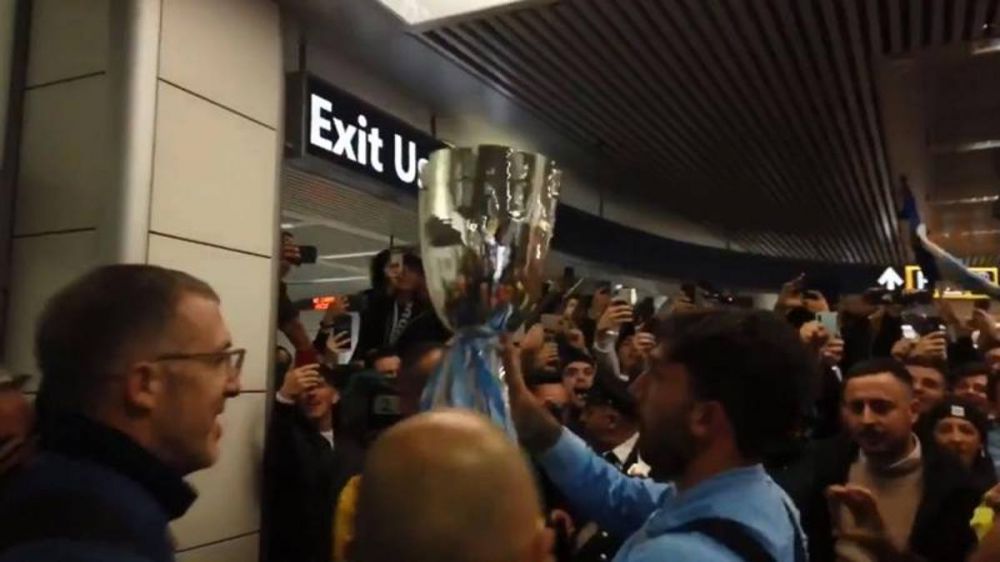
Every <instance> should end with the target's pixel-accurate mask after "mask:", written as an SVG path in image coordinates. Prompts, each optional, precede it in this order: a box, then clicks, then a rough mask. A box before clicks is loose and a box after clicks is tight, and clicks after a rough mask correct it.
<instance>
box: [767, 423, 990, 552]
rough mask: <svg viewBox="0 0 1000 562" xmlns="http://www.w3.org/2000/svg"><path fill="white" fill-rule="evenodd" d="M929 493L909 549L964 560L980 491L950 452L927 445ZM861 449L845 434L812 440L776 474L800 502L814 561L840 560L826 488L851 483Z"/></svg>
mask: <svg viewBox="0 0 1000 562" xmlns="http://www.w3.org/2000/svg"><path fill="white" fill-rule="evenodd" d="M922 454H923V459H924V477H923V481H924V494H923V498H922V499H921V501H920V505H919V506H918V508H917V515H916V517H915V518H914V522H913V528H912V530H911V532H910V544H909V546H910V549H911V550H912V551H913V552H915V553H916V554H919V555H921V556H923V557H924V559H925V560H927V561H928V562H957V561H961V560H965V559H966V556H967V555H968V554H969V553H970V552H971V550H972V548H973V547H974V546H975V544H976V537H975V534H974V533H973V532H972V529H971V528H970V526H969V521H970V520H971V519H972V511H973V510H974V509H975V508H976V506H977V505H978V504H979V500H980V492H979V490H978V489H977V486H975V485H974V484H973V483H972V482H971V480H970V478H969V475H968V472H967V471H966V470H965V469H964V468H963V467H962V466H961V465H960V464H959V463H958V462H957V461H955V460H954V459H952V458H951V457H949V456H946V455H941V454H938V453H936V452H935V451H934V449H933V448H931V447H922ZM857 458H858V447H857V446H856V445H854V444H853V443H851V442H850V441H849V440H848V439H846V438H844V437H842V436H841V437H837V438H834V439H831V440H827V441H822V442H816V443H811V444H810V445H809V446H808V447H807V448H806V450H805V452H804V453H803V455H802V457H801V458H800V459H799V461H798V462H796V463H794V464H792V465H791V466H788V467H786V468H783V469H781V470H778V471H775V472H773V473H772V476H773V477H774V479H775V481H777V482H778V484H780V485H781V486H782V487H783V488H784V489H785V491H786V492H787V493H788V495H789V496H790V497H791V498H792V500H793V501H794V502H795V505H796V506H797V507H798V509H799V511H800V512H801V516H802V527H803V529H804V530H805V532H806V535H807V536H808V538H809V560H810V561H811V562H832V561H833V560H835V554H834V544H835V540H834V537H833V532H832V526H831V525H832V523H831V521H830V511H829V509H828V507H827V501H826V497H825V495H824V493H825V491H826V489H827V488H828V487H829V486H832V485H843V484H845V483H846V482H847V476H848V472H849V471H850V467H851V464H852V463H853V462H854V461H855V460H856V459H857Z"/></svg>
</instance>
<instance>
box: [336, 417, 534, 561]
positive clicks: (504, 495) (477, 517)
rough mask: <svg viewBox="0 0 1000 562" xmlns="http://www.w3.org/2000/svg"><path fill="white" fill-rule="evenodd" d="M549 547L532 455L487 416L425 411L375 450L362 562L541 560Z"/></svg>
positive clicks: (365, 488) (359, 550) (361, 505)
mask: <svg viewBox="0 0 1000 562" xmlns="http://www.w3.org/2000/svg"><path fill="white" fill-rule="evenodd" d="M550 548H551V537H550V536H549V535H548V533H547V532H546V531H545V530H544V529H543V528H542V526H541V509H540V502H539V499H538V493H537V490H536V489H535V485H534V480H533V478H532V475H531V470H530V469H529V467H528V464H527V461H526V460H525V458H524V456H523V454H522V453H521V451H520V450H519V449H518V448H517V447H516V446H515V445H514V444H513V443H512V442H511V441H510V439H509V438H508V437H507V436H506V435H504V434H503V433H502V432H501V431H500V430H499V429H497V428H496V427H494V426H493V425H492V424H490V422H489V421H487V420H486V419H485V418H482V417H480V416H478V415H476V414H473V413H470V412H464V411H458V410H439V411H434V412H428V413H424V414H420V415H417V416H414V417H412V418H409V419H408V420H406V421H404V422H402V423H400V424H398V425H396V426H395V427H393V428H392V429H390V430H389V431H387V432H385V433H384V434H383V435H382V436H381V437H380V438H379V439H378V440H377V441H376V442H375V445H374V446H373V447H372V449H371V451H370V452H369V454H368V460H367V462H366V465H365V471H364V475H363V476H362V479H361V492H360V496H359V499H358V519H357V535H356V542H355V545H354V549H353V550H354V556H353V559H354V560H356V561H357V562H397V561H399V560H407V561H409V562H425V561H426V562H431V561H433V562H438V561H440V560H452V561H457V562H462V561H469V562H472V561H476V562H540V561H542V560H546V559H547V557H548V551H549V550H550Z"/></svg>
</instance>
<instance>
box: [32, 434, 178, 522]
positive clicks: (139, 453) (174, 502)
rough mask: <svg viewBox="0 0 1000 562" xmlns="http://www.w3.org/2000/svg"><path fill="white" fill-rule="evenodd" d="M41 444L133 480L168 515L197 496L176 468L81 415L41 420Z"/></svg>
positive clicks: (174, 512) (171, 515)
mask: <svg viewBox="0 0 1000 562" xmlns="http://www.w3.org/2000/svg"><path fill="white" fill-rule="evenodd" d="M42 446H43V448H45V449H46V450H49V451H52V452H55V453H59V454H62V455H65V456H68V457H73V458H79V459H86V460H89V461H92V462H95V463H97V464H100V465H103V466H105V467H107V468H110V469H112V470H114V471H115V472H118V473H120V474H122V475H123V476H125V477H127V478H129V479H130V480H133V481H134V482H136V483H137V484H139V485H140V486H141V487H142V488H143V489H144V490H146V492H147V493H149V494H150V495H151V496H152V497H153V499H155V500H156V502H157V503H158V504H159V505H160V507H161V508H162V509H163V511H164V512H165V513H166V514H167V516H168V517H169V518H170V519H176V518H178V517H180V516H181V515H184V513H185V512H187V510H188V508H190V507H191V504H193V503H194V500H195V498H196V497H197V494H196V493H195V491H194V489H193V488H191V486H189V485H188V483H187V482H185V481H184V479H183V478H182V477H181V475H180V474H179V473H177V471H175V470H173V469H171V468H170V467H168V466H167V465H166V464H164V463H163V462H162V461H160V460H159V459H157V458H156V457H155V456H154V455H153V454H152V453H150V452H149V451H147V450H146V449H144V448H143V447H141V446H140V445H139V444H138V443H136V442H135V441H133V440H132V439H131V438H130V437H129V436H127V435H125V434H124V433H122V432H120V431H118V430H116V429H113V428H111V427H108V426H106V425H103V424H100V423H98V422H96V421H93V420H91V419H89V418H86V417H84V416H78V415H76V416H65V417H61V418H58V419H56V420H54V421H53V422H52V423H48V424H45V426H44V427H43V430H42Z"/></svg>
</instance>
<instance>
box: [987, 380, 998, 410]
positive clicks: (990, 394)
mask: <svg viewBox="0 0 1000 562" xmlns="http://www.w3.org/2000/svg"><path fill="white" fill-rule="evenodd" d="M997 383H1000V374H997V373H991V374H990V380H989V381H988V383H987V385H986V398H987V399H989V401H990V402H992V403H996V401H997Z"/></svg>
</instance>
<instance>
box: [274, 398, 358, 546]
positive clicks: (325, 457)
mask: <svg viewBox="0 0 1000 562" xmlns="http://www.w3.org/2000/svg"><path fill="white" fill-rule="evenodd" d="M360 465H361V453H360V452H359V451H357V450H356V449H354V448H353V447H352V446H351V445H350V444H349V443H348V442H347V441H346V440H341V439H336V438H335V440H334V447H332V448H331V447H330V443H329V442H328V441H327V440H326V439H325V438H324V437H323V436H322V435H320V433H319V432H317V431H316V429H315V428H314V427H313V426H312V425H311V424H310V423H309V420H307V419H306V418H305V416H303V415H302V414H301V413H300V412H299V410H298V408H297V407H296V406H294V405H288V404H282V403H280V402H277V401H275V403H274V409H273V410H272V412H271V422H270V427H269V431H268V435H267V443H266V446H265V449H264V520H265V525H264V529H265V539H264V544H265V548H266V552H267V558H266V560H267V561H268V562H327V561H328V560H330V556H331V553H332V541H333V538H332V537H333V535H332V533H333V513H334V506H335V503H336V501H337V497H338V495H339V494H340V490H341V489H342V488H343V487H344V484H346V483H347V480H348V479H349V478H350V477H351V476H353V475H354V474H357V473H359V472H360V470H361V466H360Z"/></svg>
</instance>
